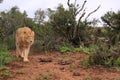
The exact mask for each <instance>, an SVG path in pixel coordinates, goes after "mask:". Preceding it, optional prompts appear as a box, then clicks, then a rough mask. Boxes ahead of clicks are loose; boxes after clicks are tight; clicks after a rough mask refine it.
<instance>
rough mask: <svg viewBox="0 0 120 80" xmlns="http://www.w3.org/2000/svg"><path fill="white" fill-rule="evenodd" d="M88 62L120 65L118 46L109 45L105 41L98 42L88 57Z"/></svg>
mask: <svg viewBox="0 0 120 80" xmlns="http://www.w3.org/2000/svg"><path fill="white" fill-rule="evenodd" d="M89 61H90V64H94V65H103V66H106V67H112V66H120V47H119V44H118V45H114V46H109V44H108V43H106V42H104V41H103V42H101V41H100V42H99V44H97V45H96V47H95V48H94V50H93V52H92V53H91V54H90V57H89Z"/></svg>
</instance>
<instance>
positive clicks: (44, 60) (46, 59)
mask: <svg viewBox="0 0 120 80" xmlns="http://www.w3.org/2000/svg"><path fill="white" fill-rule="evenodd" d="M40 62H52V58H40Z"/></svg>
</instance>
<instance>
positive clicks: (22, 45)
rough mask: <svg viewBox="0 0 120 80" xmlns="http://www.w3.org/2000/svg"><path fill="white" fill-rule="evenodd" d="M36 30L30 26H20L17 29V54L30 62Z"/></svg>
mask: <svg viewBox="0 0 120 80" xmlns="http://www.w3.org/2000/svg"><path fill="white" fill-rule="evenodd" d="M34 35H35V34H34V31H32V30H31V29H30V28H28V27H23V28H18V30H17V31H16V54H17V57H19V56H20V57H22V58H23V61H24V62H28V61H29V60H28V54H29V51H30V47H31V45H32V44H33V43H34Z"/></svg>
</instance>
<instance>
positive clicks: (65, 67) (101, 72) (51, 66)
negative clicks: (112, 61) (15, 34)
mask: <svg viewBox="0 0 120 80" xmlns="http://www.w3.org/2000/svg"><path fill="white" fill-rule="evenodd" d="M85 57H87V55H86V54H84V53H74V54H71V55H61V54H60V53H59V52H48V53H47V54H45V53H44V52H41V53H36V54H32V55H30V56H29V59H30V62H29V63H23V62H21V61H16V62H13V63H12V64H10V65H9V66H8V67H9V70H10V72H12V74H13V75H14V77H12V78H8V79H7V80H120V71H117V70H116V69H114V68H112V69H107V68H103V67H94V66H91V67H89V68H83V67H82V65H81V64H82V63H81V62H82V60H83V59H84V58H85ZM44 58H45V59H46V58H49V59H50V61H49V60H48V62H42V61H41V59H44ZM46 61H47V60H46Z"/></svg>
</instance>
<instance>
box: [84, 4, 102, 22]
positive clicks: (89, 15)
mask: <svg viewBox="0 0 120 80" xmlns="http://www.w3.org/2000/svg"><path fill="white" fill-rule="evenodd" d="M99 8H100V5H99V6H98V7H97V8H96V9H95V10H94V11H92V12H90V13H89V14H88V15H87V17H86V18H85V21H87V18H88V17H89V16H90V15H91V14H93V13H94V12H96V11H97V10H98V9H99Z"/></svg>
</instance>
